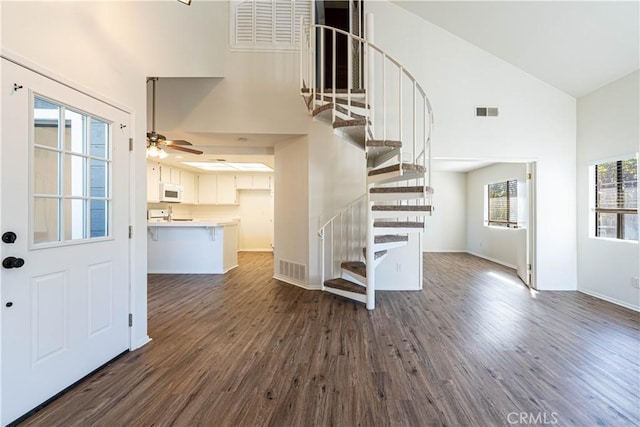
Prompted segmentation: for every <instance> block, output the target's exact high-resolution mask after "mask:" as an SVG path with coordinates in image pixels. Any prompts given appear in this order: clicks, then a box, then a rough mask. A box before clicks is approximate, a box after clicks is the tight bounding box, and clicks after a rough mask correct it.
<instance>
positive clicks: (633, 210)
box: [594, 159, 638, 240]
mask: <svg viewBox="0 0 640 427" xmlns="http://www.w3.org/2000/svg"><path fill="white" fill-rule="evenodd" d="M594 169H595V189H594V190H595V209H594V210H595V215H596V230H595V235H596V236H598V237H609V238H614V239H624V240H638V216H637V209H638V161H637V159H625V160H617V161H613V162H606V163H600V164H597V165H595V167H594Z"/></svg>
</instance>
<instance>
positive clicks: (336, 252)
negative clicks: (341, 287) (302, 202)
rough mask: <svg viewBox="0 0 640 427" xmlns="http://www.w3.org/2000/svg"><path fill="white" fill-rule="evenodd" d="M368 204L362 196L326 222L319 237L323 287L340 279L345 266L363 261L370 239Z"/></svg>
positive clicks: (319, 232)
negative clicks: (326, 283)
mask: <svg viewBox="0 0 640 427" xmlns="http://www.w3.org/2000/svg"><path fill="white" fill-rule="evenodd" d="M366 215H367V204H366V198H365V196H361V197H359V198H358V199H357V200H355V201H353V202H352V203H350V204H349V205H347V207H345V208H344V209H342V210H341V211H340V212H338V213H337V214H336V215H334V216H333V217H332V218H331V219H330V220H328V221H327V222H325V223H324V224H323V225H322V227H320V230H319V231H318V235H319V236H320V241H321V248H320V269H321V272H320V278H321V283H322V288H323V289H324V282H325V280H328V279H333V278H336V277H340V274H341V270H342V267H341V265H342V263H343V262H347V261H356V260H359V259H362V258H363V254H362V249H363V248H364V247H365V246H366V240H367V223H366Z"/></svg>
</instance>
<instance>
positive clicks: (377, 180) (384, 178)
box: [367, 171, 425, 184]
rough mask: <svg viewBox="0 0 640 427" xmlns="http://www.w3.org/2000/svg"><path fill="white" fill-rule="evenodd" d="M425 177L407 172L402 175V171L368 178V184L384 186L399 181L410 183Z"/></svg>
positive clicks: (421, 174) (422, 174)
mask: <svg viewBox="0 0 640 427" xmlns="http://www.w3.org/2000/svg"><path fill="white" fill-rule="evenodd" d="M424 177H425V174H424V173H415V172H405V173H400V171H394V172H387V173H379V174H377V175H370V176H367V184H384V183H391V182H398V181H408V180H415V179H423V178H424Z"/></svg>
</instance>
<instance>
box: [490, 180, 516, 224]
mask: <svg viewBox="0 0 640 427" xmlns="http://www.w3.org/2000/svg"><path fill="white" fill-rule="evenodd" d="M486 206H487V221H486V225H489V226H496V227H508V228H518V181H517V180H512V181H503V182H496V183H494V184H489V185H488V186H487V205H486Z"/></svg>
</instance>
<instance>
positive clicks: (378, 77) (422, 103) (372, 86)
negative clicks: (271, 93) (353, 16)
mask: <svg viewBox="0 0 640 427" xmlns="http://www.w3.org/2000/svg"><path fill="white" fill-rule="evenodd" d="M300 28H301V31H302V34H301V37H300V43H301V46H300V67H301V70H300V71H301V72H300V87H301V88H305V89H304V91H303V95H305V96H308V97H310V101H311V102H309V104H308V105H309V109H310V110H313V108H314V104H318V103H320V104H326V103H329V102H331V101H330V100H329V99H331V97H334V96H335V95H334V92H336V91H337V89H336V87H337V86H338V85H339V84H340V83H341V82H340V81H338V61H337V56H338V55H339V53H338V49H337V48H338V46H344V45H345V43H344V41H345V40H346V49H347V61H346V62H347V73H346V75H347V78H346V88H344V89H345V92H346V93H344V95H343V96H342V98H343V99H344V100H345V101H346V108H347V109H348V110H349V111H350V112H352V110H353V101H354V98H355V97H356V96H357V97H358V100H359V101H360V102H364V104H365V105H366V106H368V109H366V110H368V111H369V113H368V116H369V120H368V121H367V124H366V132H365V135H366V137H367V139H381V140H398V141H401V142H402V143H403V148H402V150H399V153H398V155H397V157H396V158H397V160H398V162H399V163H403V162H409V163H412V164H415V165H419V166H422V167H423V168H424V169H425V171H426V173H427V180H426V181H427V185H429V183H430V182H431V167H430V166H431V132H432V127H433V109H432V107H431V102H430V101H429V98H428V97H427V94H426V92H425V90H424V89H423V87H422V86H421V85H420V83H419V82H418V81H417V80H416V79H415V77H414V76H413V75H412V74H411V73H410V72H409V71H407V70H406V69H405V68H404V67H403V66H402V65H401V64H400V63H399V62H398V61H397V60H396V59H394V58H393V57H392V56H390V55H389V54H387V53H386V52H385V51H383V50H382V49H381V48H379V47H378V46H376V45H375V44H373V43H371V42H369V41H367V40H366V39H364V38H362V37H359V36H357V35H355V34H351V33H348V32H346V31H343V30H340V29H337V28H333V27H329V26H326V25H319V24H312V25H301V26H300ZM354 49H358V50H359V52H362V54H363V55H364V60H363V61H361V63H362V64H364V66H363V67H362V68H363V69H362V70H360V67H356V68H357V72H358V73H362V74H363V76H362V79H359V78H358V79H355V80H356V81H357V82H361V83H360V85H359V86H361V87H353V82H354V78H353V73H354V65H353V51H354ZM327 61H329V64H327ZM327 65H330V67H327ZM327 69H330V71H328V72H327ZM327 74H328V75H327ZM342 83H344V82H342ZM354 89H356V91H354ZM357 89H364V94H361V93H357V92H361V91H357ZM326 95H330V97H329V98H327V97H326ZM363 96H364V101H362V98H363ZM308 99H309V98H308ZM332 111H333V113H332V115H333V117H332V119H333V121H335V119H336V108H333V109H332ZM359 114H360V113H359ZM369 135H372V136H373V138H369V137H368V136H369Z"/></svg>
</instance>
